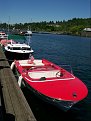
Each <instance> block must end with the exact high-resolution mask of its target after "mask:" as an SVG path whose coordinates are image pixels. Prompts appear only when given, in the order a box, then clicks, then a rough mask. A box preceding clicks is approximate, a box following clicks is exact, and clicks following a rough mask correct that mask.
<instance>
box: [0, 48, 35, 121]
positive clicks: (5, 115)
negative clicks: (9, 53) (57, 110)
mask: <svg viewBox="0 0 91 121" xmlns="http://www.w3.org/2000/svg"><path fill="white" fill-rule="evenodd" d="M0 121H36V118H35V117H34V114H33V112H32V110H31V108H30V106H29V105H28V103H27V100H26V98H25V97H24V94H23V92H22V90H21V89H20V87H19V85H18V83H17V80H16V78H15V76H14V74H13V72H12V70H11V69H10V65H9V63H8V61H7V59H6V57H5V54H4V52H3V49H2V47H1V46H0Z"/></svg>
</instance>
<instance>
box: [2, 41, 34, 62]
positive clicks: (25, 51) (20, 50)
mask: <svg viewBox="0 0 91 121" xmlns="http://www.w3.org/2000/svg"><path fill="white" fill-rule="evenodd" d="M4 50H5V55H6V57H7V58H8V59H11V60H14V59H20V60H21V59H28V58H29V55H30V54H31V53H33V52H34V51H33V49H32V48H31V47H30V45H27V44H25V43H23V44H22V43H15V44H14V43H11V44H7V45H6V46H5V47H4Z"/></svg>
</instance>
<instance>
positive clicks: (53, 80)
mask: <svg viewBox="0 0 91 121" xmlns="http://www.w3.org/2000/svg"><path fill="white" fill-rule="evenodd" d="M14 68H16V70H17V71H18V72H19V75H20V76H19V78H18V83H19V85H20V86H21V84H22V83H23V84H25V85H26V86H27V87H29V88H30V89H31V90H32V91H33V92H34V93H35V94H36V95H37V96H39V97H40V98H41V99H43V100H45V101H47V102H50V103H52V104H54V105H56V106H58V107H59V108H61V109H63V110H64V111H67V110H68V109H70V108H71V107H72V106H73V105H74V104H75V103H77V102H79V101H81V100H83V99H84V98H85V97H86V96H87V94H88V89H87V87H86V85H85V84H84V83H83V82H82V81H81V80H80V79H78V78H77V77H75V76H74V75H73V74H72V73H70V72H68V71H67V70H66V69H64V68H63V67H59V66H58V65H56V64H54V63H52V62H50V61H48V60H46V59H42V60H38V59H33V58H32V59H29V60H15V61H14V62H13V63H12V64H11V69H12V70H13V69H14Z"/></svg>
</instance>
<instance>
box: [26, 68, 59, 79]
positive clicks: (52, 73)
mask: <svg viewBox="0 0 91 121" xmlns="http://www.w3.org/2000/svg"><path fill="white" fill-rule="evenodd" d="M58 72H59V70H52V71H33V72H28V75H29V76H30V77H31V78H35V79H38V78H41V77H45V78H52V77H56V74H57V73H58ZM59 77H60V76H59Z"/></svg>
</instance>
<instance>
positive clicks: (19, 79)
mask: <svg viewBox="0 0 91 121" xmlns="http://www.w3.org/2000/svg"><path fill="white" fill-rule="evenodd" d="M22 79H23V78H22V76H19V78H18V85H19V87H21V84H22Z"/></svg>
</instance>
